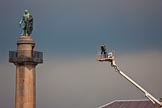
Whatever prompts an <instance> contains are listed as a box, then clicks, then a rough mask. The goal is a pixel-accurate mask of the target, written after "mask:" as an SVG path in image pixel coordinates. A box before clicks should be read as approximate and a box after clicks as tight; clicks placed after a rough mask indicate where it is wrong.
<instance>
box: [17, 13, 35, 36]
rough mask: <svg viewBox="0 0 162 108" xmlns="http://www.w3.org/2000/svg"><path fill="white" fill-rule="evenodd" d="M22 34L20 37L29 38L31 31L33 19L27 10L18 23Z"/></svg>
mask: <svg viewBox="0 0 162 108" xmlns="http://www.w3.org/2000/svg"><path fill="white" fill-rule="evenodd" d="M19 24H20V26H21V28H22V29H23V32H22V34H21V35H23V36H30V34H31V33H32V30H33V17H32V15H30V13H29V11H28V10H25V12H24V15H23V17H22V19H21V21H20V22H19Z"/></svg>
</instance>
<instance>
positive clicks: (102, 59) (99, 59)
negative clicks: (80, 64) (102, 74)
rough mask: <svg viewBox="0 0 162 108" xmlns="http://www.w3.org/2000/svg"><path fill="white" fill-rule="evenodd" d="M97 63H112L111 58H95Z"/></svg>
mask: <svg viewBox="0 0 162 108" xmlns="http://www.w3.org/2000/svg"><path fill="white" fill-rule="evenodd" d="M96 60H97V61H100V62H104V61H109V62H112V61H113V58H96Z"/></svg>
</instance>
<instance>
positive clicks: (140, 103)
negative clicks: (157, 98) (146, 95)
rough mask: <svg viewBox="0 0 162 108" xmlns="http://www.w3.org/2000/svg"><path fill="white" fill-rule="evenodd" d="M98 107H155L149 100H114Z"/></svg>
mask: <svg viewBox="0 0 162 108" xmlns="http://www.w3.org/2000/svg"><path fill="white" fill-rule="evenodd" d="M99 108H155V105H154V104H153V103H152V102H151V101H149V100H115V101H113V102H110V103H108V104H105V105H103V106H100V107H99Z"/></svg>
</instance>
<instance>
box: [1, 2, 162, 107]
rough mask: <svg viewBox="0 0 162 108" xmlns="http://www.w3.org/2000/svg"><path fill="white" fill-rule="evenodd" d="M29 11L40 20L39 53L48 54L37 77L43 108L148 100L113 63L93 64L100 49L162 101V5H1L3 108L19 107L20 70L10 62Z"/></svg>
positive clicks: (35, 32) (37, 24) (37, 32)
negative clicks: (110, 52) (104, 46)
mask: <svg viewBox="0 0 162 108" xmlns="http://www.w3.org/2000/svg"><path fill="white" fill-rule="evenodd" d="M25 9H28V10H29V12H30V13H31V15H32V16H33V17H34V30H33V32H32V34H31V36H32V37H33V39H34V41H35V42H36V48H35V49H36V50H38V51H42V52H43V53H44V63H43V64H41V65H38V66H37V73H36V74H37V80H36V82H37V107H38V108H44V107H47V108H97V107H99V106H101V105H103V104H106V103H108V102H111V101H113V100H119V99H126V100H128V99H145V97H144V95H143V94H142V93H141V92H140V91H139V90H137V89H136V88H135V87H133V86H132V85H131V84H130V83H129V82H127V81H126V80H125V79H124V78H122V77H121V76H120V75H118V74H117V73H115V72H114V70H113V69H112V67H111V66H110V64H109V63H99V62H97V61H95V58H96V52H98V51H100V45H101V44H102V43H106V44H107V49H108V50H113V52H115V55H116V58H117V63H118V65H119V67H120V68H121V69H122V70H123V71H124V72H125V73H126V74H128V75H129V76H131V77H132V78H133V79H135V80H136V81H137V82H139V83H140V84H141V85H142V86H143V87H144V88H146V89H147V90H149V91H150V92H151V93H152V94H153V95H154V96H155V97H156V98H160V97H162V95H161V94H160V90H161V89H162V86H161V84H160V82H161V81H162V79H161V78H160V76H161V68H160V67H161V64H162V62H161V61H162V36H161V34H162V20H161V19H162V13H161V10H162V1H161V0H12V1H9V0H1V3H0V13H1V14H0V16H1V18H0V19H1V20H0V24H1V26H0V32H1V35H0V38H1V39H0V50H1V53H0V87H1V92H0V107H2V108H11V107H13V106H14V104H15V103H14V101H15V98H14V95H15V94H14V93H15V66H14V65H13V64H11V63H8V51H10V50H16V42H17V40H18V38H19V37H20V34H21V31H22V30H21V28H20V27H19V25H18V23H19V21H20V20H21V18H22V15H23V13H24V10H25Z"/></svg>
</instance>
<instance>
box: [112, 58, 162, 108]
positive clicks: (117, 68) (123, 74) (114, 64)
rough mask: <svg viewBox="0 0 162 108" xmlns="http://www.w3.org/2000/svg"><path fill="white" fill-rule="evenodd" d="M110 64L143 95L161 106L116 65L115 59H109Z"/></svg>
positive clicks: (159, 103)
mask: <svg viewBox="0 0 162 108" xmlns="http://www.w3.org/2000/svg"><path fill="white" fill-rule="evenodd" d="M111 66H112V67H114V69H115V71H116V72H118V73H119V74H120V75H122V76H123V77H124V78H125V79H127V80H128V81H129V82H131V83H132V84H133V85H134V86H136V87H137V88H138V89H139V90H141V91H142V92H143V93H144V94H145V96H146V97H147V98H148V99H149V100H150V101H151V102H153V103H154V104H158V105H159V106H160V107H162V103H161V102H160V101H159V100H157V99H156V98H155V97H153V96H152V95H151V94H150V93H149V92H147V91H146V90H145V89H144V88H142V87H141V86H140V85H139V84H137V83H136V82H135V81H133V80H132V79H131V78H130V77H128V76H127V75H126V74H125V73H123V72H122V71H121V70H120V69H119V67H118V66H117V65H116V63H115V60H114V59H113V60H112V61H111Z"/></svg>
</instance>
